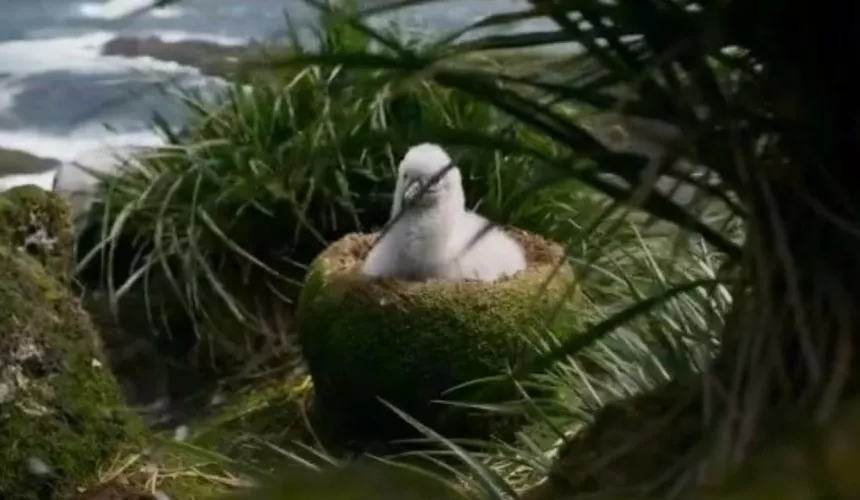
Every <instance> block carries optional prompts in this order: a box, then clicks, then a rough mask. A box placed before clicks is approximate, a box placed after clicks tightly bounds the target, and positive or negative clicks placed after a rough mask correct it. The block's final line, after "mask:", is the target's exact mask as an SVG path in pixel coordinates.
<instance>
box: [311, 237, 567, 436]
mask: <svg viewBox="0 0 860 500" xmlns="http://www.w3.org/2000/svg"><path fill="white" fill-rule="evenodd" d="M509 233H510V234H511V235H512V236H513V237H514V238H516V239H517V240H518V241H519V242H520V243H521V244H522V245H523V247H524V248H525V250H526V255H527V260H528V267H527V269H526V270H524V271H522V272H520V273H518V274H516V275H514V276H511V277H508V278H503V279H501V280H498V281H496V282H492V283H488V282H481V281H473V280H462V281H444V280H431V281H427V282H407V281H400V280H392V279H371V278H368V277H366V276H364V275H363V274H362V273H361V264H362V262H363V260H364V258H365V256H366V255H367V253H368V252H369V251H370V248H371V246H372V244H373V241H374V240H375V238H376V235H375V234H370V235H363V234H350V235H347V236H345V237H344V238H342V239H341V240H339V241H337V242H335V243H334V244H332V245H331V246H330V247H329V248H328V249H327V250H326V251H324V252H323V253H322V254H321V255H320V256H319V257H318V258H317V259H316V260H315V261H314V263H313V264H312V265H311V269H310V271H309V273H308V276H307V279H306V281H305V287H304V290H303V292H302V295H301V297H300V300H299V306H298V311H297V313H298V326H299V337H300V342H301V346H302V351H303V353H304V355H305V358H306V360H307V362H308V367H309V369H310V372H311V374H312V376H313V379H314V385H315V388H316V401H315V412H316V414H317V422H318V424H321V425H322V430H323V431H324V432H325V433H326V434H330V433H331V432H336V433H337V436H338V437H336V438H332V439H335V440H336V441H338V442H341V444H343V443H342V441H343V440H344V439H346V440H354V441H355V442H357V443H360V442H368V441H369V442H384V441H385V440H388V439H393V438H396V437H399V436H400V435H401V434H403V435H408V433H407V431H406V429H405V428H403V425H402V421H400V420H399V419H398V418H397V417H395V416H394V414H393V412H391V411H390V410H389V409H387V408H385V407H384V406H383V405H381V404H380V403H379V401H378V399H377V398H382V399H385V400H386V401H388V402H390V403H391V404H393V405H395V406H396V407H398V408H400V409H401V410H404V411H406V412H407V413H409V414H410V415H412V416H413V417H416V418H418V419H419V420H422V421H423V422H425V423H427V424H429V425H431V426H432V427H434V428H435V429H437V430H440V431H442V432H443V433H445V434H446V435H447V436H449V437H478V436H482V435H486V433H487V432H490V429H491V427H492V428H493V429H494V430H495V431H498V430H499V428H498V427H497V426H495V424H494V425H491V426H488V425H487V422H488V421H489V420H488V419H486V418H485V417H486V415H485V416H484V418H476V417H475V416H474V415H467V413H474V412H466V411H464V410H457V411H454V410H453V409H452V407H451V406H450V405H444V404H440V403H432V402H431V401H432V400H440V399H444V400H448V401H451V400H460V401H463V400H469V401H475V400H477V399H478V398H480V400H481V401H498V400H500V399H502V400H505V399H511V398H513V397H514V395H513V393H512V390H511V388H510V386H509V385H508V384H504V385H505V389H501V388H500V385H501V384H497V386H496V387H492V388H491V387H489V386H488V385H487V384H484V385H482V386H473V387H472V388H471V389H468V390H458V391H455V392H451V393H447V394H443V393H444V392H445V391H447V390H449V389H452V388H454V387H455V386H459V385H462V384H464V383H467V382H471V381H474V380H476V379H482V378H486V377H489V376H494V375H499V374H501V373H504V372H505V371H506V370H508V369H509V368H510V367H511V366H514V365H516V364H518V363H520V362H522V361H523V360H524V359H526V358H527V357H528V356H530V355H532V354H533V353H534V352H535V350H534V344H533V343H532V341H533V340H534V339H535V334H539V333H543V332H545V331H546V328H547V327H550V326H552V325H549V324H548V321H549V320H550V319H552V320H554V321H560V320H563V319H564V317H565V314H556V313H558V312H559V311H561V312H564V311H566V310H567V309H568V308H567V307H562V308H559V304H564V300H565V299H569V297H570V296H569V293H570V292H571V290H572V288H573V287H572V283H573V276H572V272H571V270H570V268H569V267H568V266H566V265H564V266H559V264H560V263H561V262H562V259H563V255H564V252H563V249H562V248H561V247H560V246H559V245H558V244H556V243H553V242H550V241H548V240H546V239H543V238H541V237H538V236H535V235H531V234H529V233H526V232H523V231H519V230H510V231H509ZM568 330H569V329H565V328H558V329H556V333H561V332H566V331H568ZM469 391H471V392H469ZM475 391H478V392H475ZM500 391H501V392H500Z"/></svg>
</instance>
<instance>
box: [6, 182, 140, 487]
mask: <svg viewBox="0 0 860 500" xmlns="http://www.w3.org/2000/svg"><path fill="white" fill-rule="evenodd" d="M37 190H39V188H36V187H25V188H15V189H12V190H10V191H9V192H8V193H6V194H4V195H3V196H0V209H2V210H0V214H2V215H3V216H2V217H0V332H2V335H0V450H3V453H2V454H0V485H2V491H3V498H15V499H37V498H45V497H44V496H43V494H44V491H43V490H44V489H45V488H48V489H52V490H54V491H63V490H66V489H68V488H71V487H72V486H73V485H77V484H82V483H85V482H87V481H91V480H92V478H93V477H94V476H95V475H96V473H97V472H98V470H99V468H100V467H102V466H104V465H105V464H106V462H107V461H109V460H111V459H113V458H115V455H116V454H117V453H118V452H119V451H121V450H122V449H124V448H126V447H129V448H131V447H134V446H136V445H138V444H139V442H138V439H139V436H140V435H141V434H140V432H141V431H142V428H141V427H140V426H139V424H138V420H137V419H136V418H135V417H134V416H132V415H131V414H130V413H129V412H128V411H127V410H126V409H125V405H124V403H123V400H122V396H121V394H120V390H119V387H118V386H117V384H116V382H115V380H114V378H113V376H112V375H111V373H110V370H109V369H108V368H107V366H106V363H105V361H104V359H103V358H102V356H101V352H100V347H99V342H98V335H97V333H96V330H95V328H94V327H93V324H92V322H91V321H90V319H89V317H88V316H87V315H86V313H85V312H84V311H83V310H82V308H81V306H80V303H79V301H78V300H77V298H76V297H75V296H74V294H73V292H72V291H71V289H70V288H69V287H68V286H67V284H66V283H65V281H67V278H68V274H67V273H68V267H67V265H66V263H67V262H70V261H71V258H72V248H71V244H70V240H69V238H68V237H67V236H66V235H68V234H70V231H71V229H70V227H69V222H68V218H67V217H65V218H64V217H63V215H64V214H66V213H65V212H64V211H63V210H62V207H63V204H62V202H61V201H59V200H58V199H57V198H56V197H54V196H53V195H51V194H50V193H47V192H44V191H42V193H41V195H40V194H39V193H37V192H36V191H37ZM22 241H23V242H25V244H22ZM27 241H33V242H34V243H32V244H27V243H26V242H27Z"/></svg>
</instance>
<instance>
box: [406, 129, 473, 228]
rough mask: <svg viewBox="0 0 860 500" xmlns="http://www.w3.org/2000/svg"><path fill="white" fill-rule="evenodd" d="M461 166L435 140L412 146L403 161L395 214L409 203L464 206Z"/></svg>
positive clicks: (455, 208)
mask: <svg viewBox="0 0 860 500" xmlns="http://www.w3.org/2000/svg"><path fill="white" fill-rule="evenodd" d="M465 203H466V201H465V195H464V193H463V181H462V178H461V176H460V170H459V169H458V168H457V167H456V166H454V165H453V161H452V160H451V157H450V156H448V153H446V152H445V150H444V149H442V148H441V147H440V146H438V145H436V144H430V143H423V144H419V145H417V146H413V147H412V148H410V149H409V151H407V152H406V155H405V156H404V157H403V160H401V162H400V166H399V168H398V173H397V186H396V187H395V192H394V203H393V205H392V210H391V213H392V217H393V216H395V215H397V213H399V212H400V210H401V209H402V208H403V207H404V206H406V205H408V206H410V207H415V208H425V209H426V208H435V207H440V208H450V209H454V210H463V209H465Z"/></svg>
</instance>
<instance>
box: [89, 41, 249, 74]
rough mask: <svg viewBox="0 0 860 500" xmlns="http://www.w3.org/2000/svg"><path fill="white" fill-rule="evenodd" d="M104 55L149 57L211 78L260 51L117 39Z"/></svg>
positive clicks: (197, 43)
mask: <svg viewBox="0 0 860 500" xmlns="http://www.w3.org/2000/svg"><path fill="white" fill-rule="evenodd" d="M102 54H103V55H115V56H124V57H141V56H148V57H152V58H153V59H158V60H160V61H170V62H175V63H178V64H181V65H183V66H190V67H194V68H197V69H199V70H200V71H201V72H202V73H204V74H206V75H210V76H220V77H228V76H230V75H232V74H234V73H236V71H237V69H238V67H239V65H240V64H241V62H242V61H244V60H246V59H249V58H250V57H251V56H253V55H254V54H259V48H257V47H254V46H242V45H225V44H220V43H216V42H210V41H205V40H183V41H178V42H165V41H163V40H161V39H160V38H158V37H146V38H138V37H128V36H119V37H116V38H114V39H112V40H111V41H109V42H107V43H106V44H105V45H104V47H102Z"/></svg>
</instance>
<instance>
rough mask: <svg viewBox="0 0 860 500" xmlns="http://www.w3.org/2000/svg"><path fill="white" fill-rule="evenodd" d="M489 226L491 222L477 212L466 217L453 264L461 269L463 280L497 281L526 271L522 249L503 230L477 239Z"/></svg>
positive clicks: (458, 237) (455, 246)
mask: <svg viewBox="0 0 860 500" xmlns="http://www.w3.org/2000/svg"><path fill="white" fill-rule="evenodd" d="M487 224H491V223H490V222H489V221H488V220H487V219H485V218H484V217H482V216H480V215H478V214H476V213H474V212H467V213H466V214H465V216H464V217H463V219H462V224H461V225H459V226H458V228H457V231H456V233H455V234H456V237H455V238H453V240H452V241H454V242H455V243H454V245H453V246H452V253H453V255H452V257H453V259H452V261H453V262H454V263H455V264H452V265H456V266H458V268H459V270H460V272H461V273H462V276H463V277H465V278H475V279H482V280H494V279H497V278H499V277H501V276H504V275H510V274H514V273H516V272H518V271H521V270H523V269H525V267H526V259H525V254H524V252H523V249H522V248H521V247H520V245H519V244H518V243H517V242H516V241H514V240H513V239H512V238H510V237H509V236H508V235H507V234H505V233H504V232H503V231H500V230H499V229H498V228H492V229H490V230H489V231H486V232H484V234H483V235H482V236H480V238H479V239H477V240H476V239H475V238H476V236H478V235H480V234H481V232H482V231H485V228H486V226H487ZM470 245H471V246H470Z"/></svg>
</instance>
